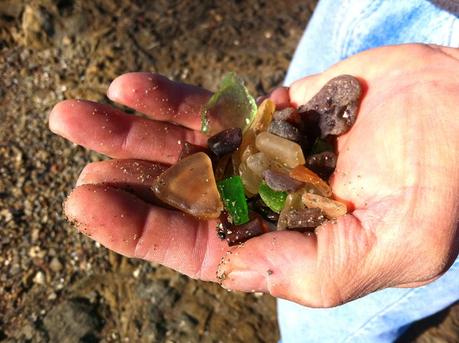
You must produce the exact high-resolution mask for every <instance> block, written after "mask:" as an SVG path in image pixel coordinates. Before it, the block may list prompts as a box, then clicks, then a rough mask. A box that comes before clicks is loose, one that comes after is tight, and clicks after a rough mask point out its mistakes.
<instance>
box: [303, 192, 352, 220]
mask: <svg viewBox="0 0 459 343" xmlns="http://www.w3.org/2000/svg"><path fill="white" fill-rule="evenodd" d="M302 200H303V203H304V204H305V205H306V206H307V207H308V208H319V209H321V210H322V211H323V212H324V213H325V215H326V216H327V217H328V218H338V217H341V216H344V215H345V214H346V212H347V208H346V205H345V204H343V203H342V202H339V201H336V200H332V199H329V198H325V197H323V196H320V195H317V194H311V193H304V194H303V196H302Z"/></svg>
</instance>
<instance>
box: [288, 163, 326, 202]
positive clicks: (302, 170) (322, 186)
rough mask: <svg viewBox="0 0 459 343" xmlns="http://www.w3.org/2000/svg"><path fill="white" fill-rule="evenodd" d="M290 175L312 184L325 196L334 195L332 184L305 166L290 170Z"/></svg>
mask: <svg viewBox="0 0 459 343" xmlns="http://www.w3.org/2000/svg"><path fill="white" fill-rule="evenodd" d="M290 177H291V178H294V179H295V180H298V181H301V182H304V183H307V184H310V185H312V186H313V187H314V188H316V189H317V191H318V192H319V193H320V194H322V195H323V196H326V197H329V196H331V195H332V190H331V188H330V186H329V185H328V184H327V183H326V182H325V181H324V180H322V179H321V178H320V177H319V176H318V175H317V174H316V173H314V172H313V171H312V170H309V169H308V168H306V167H305V166H297V167H295V168H293V169H292V170H291V171H290Z"/></svg>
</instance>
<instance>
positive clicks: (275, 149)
mask: <svg viewBox="0 0 459 343" xmlns="http://www.w3.org/2000/svg"><path fill="white" fill-rule="evenodd" d="M255 144H256V147H257V149H258V150H260V151H261V152H263V153H265V154H266V155H267V156H268V157H270V158H272V159H274V160H276V161H279V162H281V163H283V164H285V165H286V166H287V167H290V168H294V167H296V166H298V165H300V164H304V163H305V159H304V155H303V150H302V149H301V146H299V145H298V144H297V143H295V142H291V141H289V140H287V139H285V138H282V137H279V136H276V135H273V134H272V133H269V132H262V133H260V134H259V135H258V136H257V138H256V141H255Z"/></svg>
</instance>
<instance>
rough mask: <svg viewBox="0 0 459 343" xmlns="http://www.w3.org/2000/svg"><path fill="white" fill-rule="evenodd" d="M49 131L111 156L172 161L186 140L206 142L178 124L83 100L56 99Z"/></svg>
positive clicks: (201, 143)
mask: <svg viewBox="0 0 459 343" xmlns="http://www.w3.org/2000/svg"><path fill="white" fill-rule="evenodd" d="M49 125H50V129H51V131H53V132H55V133H57V134H59V135H61V136H63V137H65V138H67V139H69V140H70V141H72V142H74V143H76V144H79V145H82V146H84V147H86V148H89V149H92V150H95V151H98V152H100V153H103V154H105V155H107V156H110V157H113V158H121V159H126V158H131V159H143V160H150V161H158V162H162V163H168V164H172V163H175V162H176V161H177V159H178V157H179V155H180V152H181V150H182V145H183V143H184V142H185V141H187V142H190V143H192V144H195V145H201V146H205V145H206V137H205V136H204V135H203V134H202V133H200V132H198V131H193V130H190V129H187V128H184V127H181V126H177V125H173V124H169V123H163V122H158V121H154V120H149V119H145V118H141V117H136V116H132V115H128V114H126V113H124V112H122V111H120V110H118V109H116V108H113V107H111V106H109V105H103V104H99V103H95V102H91V101H84V100H65V101H62V102H60V103H58V104H57V105H56V106H55V107H54V108H53V110H52V111H51V114H50V117H49Z"/></svg>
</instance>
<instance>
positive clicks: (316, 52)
mask: <svg viewBox="0 0 459 343" xmlns="http://www.w3.org/2000/svg"><path fill="white" fill-rule="evenodd" d="M414 42H419V43H435V44H439V45H445V46H452V47H459V18H457V17H456V16H454V15H452V14H450V13H448V12H446V11H444V10H441V9H439V8H438V7H436V6H434V5H433V4H432V3H430V2H429V1H427V0H341V1H339V0H321V1H320V2H319V4H318V5H317V7H316V9H315V11H314V14H313V16H312V18H311V20H310V21H309V24H308V27H307V30H306V31H305V33H304V35H303V37H302V38H301V41H300V43H299V45H298V48H297V50H296V52H295V55H294V57H293V60H292V63H291V64H290V67H289V70H288V73H287V77H286V79H285V81H284V84H285V85H290V84H291V83H292V82H293V81H295V80H297V79H299V78H301V77H303V76H306V75H310V74H314V73H319V72H322V71H324V70H325V69H327V68H328V67H330V66H331V65H333V64H335V63H336V62H338V61H340V60H342V59H345V58H347V57H349V56H351V55H354V54H356V53H358V52H361V51H364V50H367V49H370V48H374V47H377V46H382V45H391V44H401V43H414Z"/></svg>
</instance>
